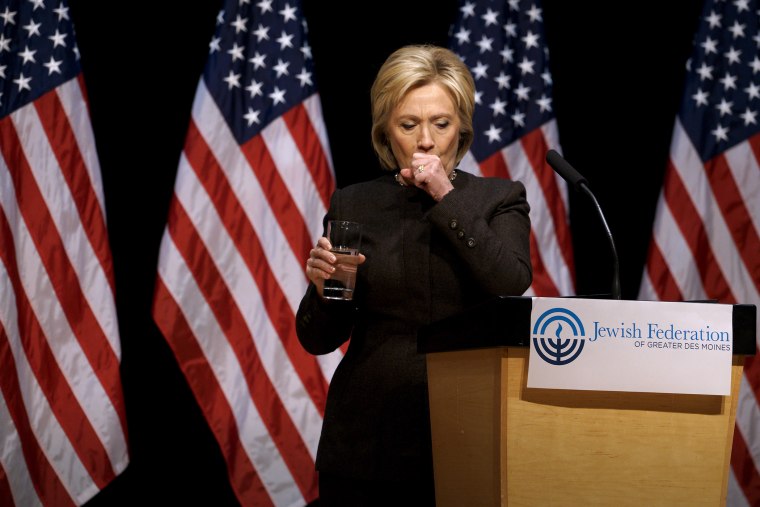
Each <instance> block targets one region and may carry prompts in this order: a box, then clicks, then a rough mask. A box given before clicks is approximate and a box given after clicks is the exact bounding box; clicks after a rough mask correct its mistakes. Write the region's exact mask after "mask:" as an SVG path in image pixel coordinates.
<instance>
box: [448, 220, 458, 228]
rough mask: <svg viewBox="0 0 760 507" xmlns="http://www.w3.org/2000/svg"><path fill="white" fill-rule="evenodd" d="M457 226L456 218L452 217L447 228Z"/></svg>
mask: <svg viewBox="0 0 760 507" xmlns="http://www.w3.org/2000/svg"><path fill="white" fill-rule="evenodd" d="M458 226H459V222H457V219H456V218H452V219H451V222H449V229H456V228H457V227H458Z"/></svg>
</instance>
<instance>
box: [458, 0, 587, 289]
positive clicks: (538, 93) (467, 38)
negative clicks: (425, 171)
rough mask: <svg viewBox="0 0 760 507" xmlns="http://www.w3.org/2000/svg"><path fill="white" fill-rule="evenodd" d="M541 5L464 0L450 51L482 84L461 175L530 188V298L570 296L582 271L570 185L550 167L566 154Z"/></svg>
mask: <svg viewBox="0 0 760 507" xmlns="http://www.w3.org/2000/svg"><path fill="white" fill-rule="evenodd" d="M539 5H540V3H539V2H538V0H525V1H523V0H508V1H507V0H476V1H464V2H462V4H461V6H460V9H459V16H458V18H457V21H456V22H455V23H454V26H453V27H452V33H451V43H450V47H451V49H452V50H453V51H455V52H456V53H457V54H458V55H459V57H460V58H461V59H462V60H463V61H464V62H465V63H466V64H467V65H468V67H469V68H470V71H471V72H472V74H473V77H474V78H475V86H476V96H475V98H476V107H475V115H474V119H473V126H474V128H475V141H474V142H473V144H472V147H471V149H470V151H469V152H468V154H467V155H466V156H465V158H464V160H462V163H461V164H460V168H461V169H463V170H465V171H468V172H471V173H474V174H478V175H483V176H496V177H503V178H511V179H513V180H520V181H522V182H523V183H524V184H525V188H526V190H527V195H528V202H529V203H530V206H531V210H530V218H531V234H530V247H531V262H532V265H533V284H532V285H531V287H530V288H529V289H528V291H527V292H526V295H535V296H570V295H573V294H574V293H575V270H574V263H573V250H572V241H571V236H570V224H569V219H568V211H569V208H568V197H567V185H566V183H565V181H564V180H562V179H561V178H560V177H559V176H557V175H556V174H555V173H554V171H553V170H552V169H551V167H549V165H548V164H547V163H546V160H545V157H546V152H547V151H548V150H550V149H555V150H558V151H560V148H559V135H558V132H557V122H556V119H555V116H554V109H553V107H552V78H551V74H550V72H549V65H548V61H549V56H548V51H547V48H546V41H545V40H544V27H543V26H544V25H543V17H542V10H541V8H540V6H539Z"/></svg>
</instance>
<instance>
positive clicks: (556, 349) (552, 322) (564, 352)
mask: <svg viewBox="0 0 760 507" xmlns="http://www.w3.org/2000/svg"><path fill="white" fill-rule="evenodd" d="M563 324H565V325H563ZM585 334H586V332H585V331H584V330H583V322H581V319H579V318H578V316H577V315H576V314H574V313H573V312H571V311H570V310H568V309H567V308H552V309H551V310H547V311H545V312H544V313H543V314H542V315H541V316H540V317H539V318H538V319H537V320H536V323H535V325H534V326H533V347H534V348H535V349H536V353H537V354H538V355H539V356H541V359H543V360H544V361H546V362H547V363H549V364H554V365H557V366H561V365H563V364H568V363H572V362H573V361H575V360H576V359H577V358H578V356H580V355H581V352H582V351H583V345H584V344H585V343H586V341H585V338H584V337H585ZM563 335H564V336H563ZM569 335H572V336H569Z"/></svg>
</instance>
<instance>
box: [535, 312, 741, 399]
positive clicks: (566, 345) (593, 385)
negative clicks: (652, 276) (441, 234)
mask: <svg viewBox="0 0 760 507" xmlns="http://www.w3.org/2000/svg"><path fill="white" fill-rule="evenodd" d="M530 329H531V335H530V360H529V364H528V384H527V386H528V387H537V388H551V389H579V390H599V391H632V392H661V393H681V394H712V395H723V396H725V395H729V394H730V392H731V356H732V344H733V333H732V329H733V328H732V308H731V305H722V304H715V303H680V302H678V303H676V302H672V303H670V302H662V301H656V302H655V301H621V300H606V299H604V300H600V299H593V300H592V299H575V298H539V297H537V298H533V308H532V311H531V327H530Z"/></svg>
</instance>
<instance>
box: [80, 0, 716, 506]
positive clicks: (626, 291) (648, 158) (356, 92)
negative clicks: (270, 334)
mask: <svg viewBox="0 0 760 507" xmlns="http://www.w3.org/2000/svg"><path fill="white" fill-rule="evenodd" d="M69 4H70V7H71V16H72V19H73V20H74V25H75V28H76V30H77V40H78V43H79V47H80V53H81V58H82V67H83V69H84V77H85V83H86V87H87V91H88V96H89V100H90V105H91V118H92V123H93V128H94V130H95V138H96V142H97V147H98V153H99V157H100V163H101V169H102V174H103V182H104V187H105V196H106V211H107V219H108V227H109V236H110V241H111V247H112V251H113V257H114V265H115V273H116V289H117V294H116V301H117V307H118V316H119V321H120V331H121V340H122V349H123V362H122V375H123V383H124V389H125V397H126V404H127V419H128V424H129V427H128V432H129V441H130V455H131V463H130V465H129V467H128V468H127V470H126V471H125V472H124V473H122V474H121V475H120V476H119V477H118V478H117V479H116V480H115V481H114V482H113V483H112V484H111V485H109V486H108V487H107V488H106V489H105V490H104V491H102V492H101V493H100V494H99V495H98V496H96V497H95V498H94V499H93V500H92V501H91V502H89V504H88V505H90V506H112V505H137V504H139V503H140V502H145V503H147V504H150V505H160V504H170V505H214V506H225V505H236V504H237V502H236V500H235V497H234V495H233V494H232V492H231V489H230V488H229V486H228V484H227V477H226V470H225V466H224V461H223V459H222V457H221V454H220V453H219V450H218V448H217V445H216V442H215V440H214V438H213V436H212V434H211V432H210V431H209V429H208V428H207V426H206V425H205V422H204V420H203V417H202V415H201V413H200V410H199V408H198V407H197V405H196V404H195V401H194V398H193V396H192V394H191V392H190V390H189V388H188V386H187V385H186V383H185V381H184V378H183V377H182V374H181V372H180V370H179V368H178V366H177V364H176V362H175V360H174V356H173V355H172V353H171V351H170V349H169V347H168V345H167V344H166V342H165V341H164V339H163V337H162V336H161V334H160V333H159V332H158V330H157V328H156V327H155V325H154V324H153V321H152V319H151V316H150V305H151V297H152V291H153V283H154V279H155V269H156V261H157V255H158V249H159V242H160V239H161V234H162V232H163V227H164V223H165V218H166V212H167V209H168V206H169V202H170V198H171V194H172V189H173V185H174V176H175V173H176V168H177V164H178V161H179V154H180V151H181V148H182V144H183V142H184V137H185V131H186V128H187V124H188V119H189V115H190V108H191V104H192V101H193V97H194V94H195V88H196V85H197V83H198V79H199V77H200V75H201V72H202V70H203V66H204V64H205V60H206V55H207V53H208V42H209V40H210V38H211V35H212V33H213V30H214V26H215V18H216V14H217V11H218V9H219V8H220V6H221V2H220V1H219V0H213V1H212V0H208V1H206V2H186V1H182V0H163V1H161V2H132V3H128V4H118V5H114V4H113V3H112V2H91V1H84V0H69ZM457 6H458V3H457V1H456V0H384V1H383V2H371V3H369V2H368V3H363V2H320V1H317V0H304V5H303V9H304V15H305V17H306V20H307V22H308V24H309V30H310V32H309V37H310V41H311V45H312V48H313V57H314V62H315V72H316V79H317V84H318V88H319V91H320V95H321V98H322V105H323V110H324V118H325V122H326V124H327V129H328V135H329V138H330V143H331V152H332V157H333V161H334V164H335V171H336V176H337V183H338V186H339V187H342V186H345V185H347V184H350V183H353V182H356V181H361V180H365V179H369V178H371V177H374V176H376V175H377V174H378V169H377V167H378V165H377V163H376V160H375V157H374V155H373V154H372V151H371V146H370V140H369V126H370V118H369V97H368V91H369V88H370V85H371V82H372V79H373V77H374V74H375V72H376V71H377V69H378V67H379V65H380V64H381V63H382V61H383V60H384V59H385V57H386V56H387V55H388V54H389V53H390V52H391V51H392V50H394V49H396V48H397V47H399V46H401V45H403V44H408V43H420V42H431V43H437V44H441V45H446V44H447V38H448V29H449V26H450V24H451V23H452V22H453V21H454V18H455V16H456V14H457ZM700 9H701V1H700V0H689V1H687V0H679V1H675V0H674V1H670V2H661V1H655V0H638V1H636V0H634V1H628V2H572V1H566V0H544V1H543V18H544V22H545V29H546V36H547V45H548V47H549V52H550V62H551V71H552V74H553V78H554V108H555V111H556V115H557V122H558V126H559V136H560V137H559V138H560V143H561V145H562V149H563V153H564V155H565V158H566V159H567V160H568V161H570V163H571V164H573V165H574V166H575V167H576V169H578V170H579V171H580V172H582V173H583V174H584V175H585V176H586V177H587V179H588V180H589V185H590V187H591V189H592V190H593V191H594V193H595V195H596V196H597V198H598V200H599V203H600V205H601V207H602V209H603V210H604V212H605V215H606V217H607V221H608V223H609V226H610V228H611V230H612V233H613V235H614V238H615V243H616V245H617V250H618V253H619V256H620V268H621V286H622V292H623V297H624V298H625V299H635V298H636V294H637V292H638V286H639V281H640V278H641V273H642V269H643V266H644V262H645V258H646V251H647V246H648V242H649V237H650V233H651V227H652V222H653V219H654V213H655V206H656V202H657V197H658V193H659V191H660V185H661V183H662V177H663V174H664V169H665V167H666V163H667V155H668V149H669V144H670V133H671V129H672V125H673V120H674V117H675V114H676V111H677V108H678V103H679V100H680V94H681V86H682V81H683V77H684V69H685V63H686V59H687V58H688V55H689V52H690V45H691V40H692V36H693V34H694V31H695V29H696V26H697V21H698V17H699V14H700ZM570 217H571V225H572V233H573V244H574V252H575V263H576V274H577V292H578V293H579V294H597V293H608V292H609V290H610V280H611V270H612V267H611V266H612V264H611V255H610V251H609V245H608V242H607V239H606V236H605V233H604V230H603V229H602V226H601V222H600V221H599V219H598V217H597V215H596V211H595V208H594V206H593V204H592V203H591V202H590V201H589V199H588V198H587V197H586V196H584V195H582V194H577V193H573V192H571V195H570Z"/></svg>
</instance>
